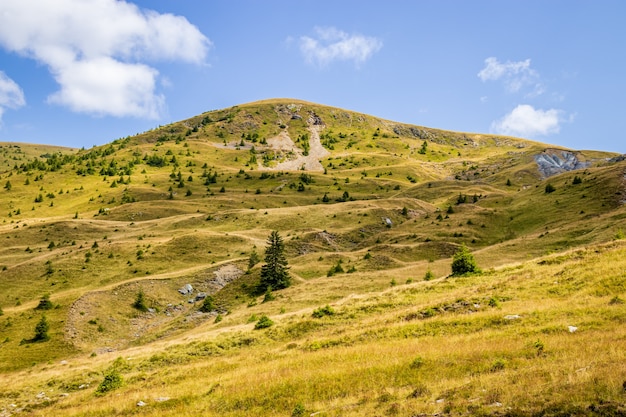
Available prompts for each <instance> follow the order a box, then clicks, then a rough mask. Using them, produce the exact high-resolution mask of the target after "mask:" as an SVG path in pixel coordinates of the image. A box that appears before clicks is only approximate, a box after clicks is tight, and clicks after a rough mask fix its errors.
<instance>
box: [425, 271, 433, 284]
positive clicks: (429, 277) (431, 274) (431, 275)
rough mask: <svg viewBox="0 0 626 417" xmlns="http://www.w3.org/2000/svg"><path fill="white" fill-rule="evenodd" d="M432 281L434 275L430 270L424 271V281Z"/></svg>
mask: <svg viewBox="0 0 626 417" xmlns="http://www.w3.org/2000/svg"><path fill="white" fill-rule="evenodd" d="M432 279H435V274H433V271H431V270H430V269H429V270H428V271H426V273H425V274H424V281H430V280H432Z"/></svg>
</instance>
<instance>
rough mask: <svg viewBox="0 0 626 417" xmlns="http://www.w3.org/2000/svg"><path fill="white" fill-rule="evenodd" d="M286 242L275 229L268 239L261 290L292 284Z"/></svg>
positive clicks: (262, 268)
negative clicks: (286, 256)
mask: <svg viewBox="0 0 626 417" xmlns="http://www.w3.org/2000/svg"><path fill="white" fill-rule="evenodd" d="M284 252H285V244H284V243H283V239H282V238H281V237H280V235H279V234H278V232H277V231H276V230H274V231H273V232H272V233H271V234H270V236H269V237H268V239H267V248H266V249H265V264H264V265H263V266H261V283H260V290H261V291H265V290H267V289H268V288H270V287H271V288H272V289H273V290H280V289H283V288H287V287H289V286H290V285H291V277H290V276H289V272H288V271H289V267H288V266H287V259H286V258H285V253H284Z"/></svg>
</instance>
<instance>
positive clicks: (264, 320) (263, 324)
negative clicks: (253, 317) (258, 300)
mask: <svg viewBox="0 0 626 417" xmlns="http://www.w3.org/2000/svg"><path fill="white" fill-rule="evenodd" d="M273 324H274V322H273V321H272V319H270V318H269V317H267V316H266V315H265V314H264V315H262V316H261V318H260V319H259V321H257V322H256V324H255V325H254V330H259V329H265V328H267V327H270V326H271V325H273Z"/></svg>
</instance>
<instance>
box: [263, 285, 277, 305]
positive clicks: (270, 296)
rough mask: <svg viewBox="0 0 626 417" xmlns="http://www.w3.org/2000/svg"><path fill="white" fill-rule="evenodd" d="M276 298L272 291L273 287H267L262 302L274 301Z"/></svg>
mask: <svg viewBox="0 0 626 417" xmlns="http://www.w3.org/2000/svg"><path fill="white" fill-rule="evenodd" d="M275 299H276V297H275V296H274V294H273V293H272V287H267V290H266V291H265V296H264V297H263V301H262V303H268V302H270V301H274V300H275Z"/></svg>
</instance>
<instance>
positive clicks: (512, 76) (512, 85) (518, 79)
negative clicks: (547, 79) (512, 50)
mask: <svg viewBox="0 0 626 417" xmlns="http://www.w3.org/2000/svg"><path fill="white" fill-rule="evenodd" d="M477 75H478V78H480V79H481V80H482V81H483V82H485V81H498V80H502V81H503V82H504V85H505V87H506V89H507V90H508V91H510V92H512V93H516V92H518V91H520V90H521V89H522V88H525V87H527V86H532V87H533V91H532V92H531V93H529V94H531V95H533V96H537V95H540V94H542V93H543V90H544V89H543V87H542V85H541V83H540V82H539V73H538V72H537V71H535V70H534V69H532V68H531V67H530V59H526V60H524V61H517V62H511V61H507V62H504V63H502V62H500V61H498V59H497V58H495V57H489V58H487V59H485V67H484V68H483V69H482V70H480V72H479V73H478V74H477Z"/></svg>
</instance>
